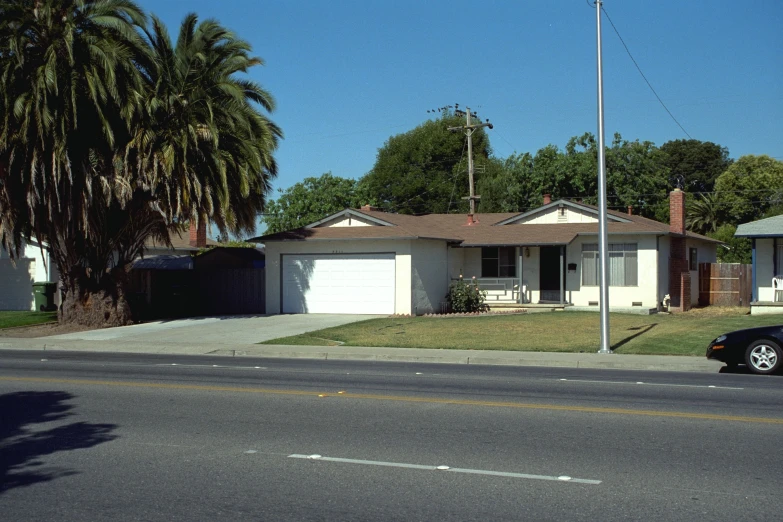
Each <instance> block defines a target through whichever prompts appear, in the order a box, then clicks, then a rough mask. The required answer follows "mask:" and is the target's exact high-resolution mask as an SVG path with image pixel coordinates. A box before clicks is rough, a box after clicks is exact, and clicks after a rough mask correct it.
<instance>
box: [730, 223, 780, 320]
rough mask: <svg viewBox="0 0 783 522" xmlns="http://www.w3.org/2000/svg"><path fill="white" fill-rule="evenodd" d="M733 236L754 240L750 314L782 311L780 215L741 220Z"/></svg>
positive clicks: (778, 312)
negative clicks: (746, 221) (754, 219)
mask: <svg viewBox="0 0 783 522" xmlns="http://www.w3.org/2000/svg"><path fill="white" fill-rule="evenodd" d="M734 236H736V237H749V238H751V239H752V240H753V261H752V262H753V297H752V298H751V303H750V313H751V314H752V315H758V314H783V216H774V217H771V218H767V219H760V220H758V221H752V222H750V223H743V224H742V225H740V226H738V227H737V231H736V232H735V233H734ZM773 279H777V281H773ZM776 286H777V287H776ZM776 290H777V291H776Z"/></svg>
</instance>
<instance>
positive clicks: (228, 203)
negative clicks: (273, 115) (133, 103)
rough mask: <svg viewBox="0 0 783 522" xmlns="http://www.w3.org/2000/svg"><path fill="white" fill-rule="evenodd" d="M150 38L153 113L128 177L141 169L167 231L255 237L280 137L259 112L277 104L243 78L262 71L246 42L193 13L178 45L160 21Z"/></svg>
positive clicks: (140, 132)
mask: <svg viewBox="0 0 783 522" xmlns="http://www.w3.org/2000/svg"><path fill="white" fill-rule="evenodd" d="M147 38H148V40H149V42H150V47H151V55H150V60H149V61H150V64H151V67H150V71H149V76H148V81H149V84H148V89H147V93H146V98H145V100H144V105H145V106H146V107H147V108H148V111H147V113H146V114H145V116H144V118H143V119H141V120H139V121H138V122H137V124H136V125H135V127H134V128H135V132H134V134H133V138H132V140H131V141H130V142H129V144H128V147H127V156H128V157H129V158H134V160H131V161H128V162H126V164H125V167H126V169H133V168H138V175H139V176H140V182H141V183H142V184H143V185H144V186H148V187H151V188H152V193H153V194H154V199H155V202H156V204H157V207H158V208H159V209H160V210H161V212H162V213H163V214H164V216H165V219H166V221H167V222H168V223H177V222H183V221H185V220H199V221H200V220H202V219H209V220H210V221H211V222H212V223H213V224H215V225H216V226H217V227H218V229H219V230H220V231H221V233H226V232H230V233H232V234H234V235H239V234H242V233H252V232H253V231H254V229H255V222H256V218H257V216H258V214H259V213H260V212H261V211H262V210H263V208H264V205H265V201H266V195H267V194H268V192H269V190H270V182H271V179H272V178H273V177H274V176H275V175H276V174H277V164H276V162H275V159H274V157H273V152H274V151H275V149H276V148H277V143H278V140H279V139H280V138H281V137H282V132H281V131H280V129H279V128H278V127H277V126H276V125H275V124H274V123H273V122H271V121H270V120H269V119H268V118H267V117H266V116H265V115H264V113H262V112H261V110H260V109H263V110H265V111H270V112H271V111H272V110H273V109H274V100H273V99H272V96H271V95H270V94H269V93H268V92H266V91H265V90H263V89H262V88H261V87H260V86H259V85H257V84H255V83H253V82H251V81H249V80H247V79H244V78H241V77H240V76H239V74H240V73H245V72H247V71H248V70H249V69H250V68H251V67H254V66H257V65H262V64H263V62H262V61H261V59H260V58H255V57H252V56H250V54H249V53H250V50H251V48H250V45H249V44H248V43H247V42H245V41H243V40H241V39H239V38H238V37H237V36H236V35H235V34H233V33H232V32H230V31H228V30H227V29H225V28H223V27H222V26H220V24H218V23H217V22H215V21H213V20H206V21H203V22H201V23H199V22H198V18H197V17H196V15H195V14H189V15H187V16H186V17H185V19H184V21H183V22H182V25H181V27H180V31H179V36H178V39H177V42H176V45H173V44H172V41H171V39H170V37H169V35H168V33H167V32H166V29H165V27H164V26H163V24H162V23H161V22H160V20H158V19H157V18H155V17H153V18H152V24H151V28H150V30H148V31H147Z"/></svg>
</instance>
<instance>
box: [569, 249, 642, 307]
mask: <svg viewBox="0 0 783 522" xmlns="http://www.w3.org/2000/svg"><path fill="white" fill-rule="evenodd" d="M597 242H598V237H597V236H579V237H577V238H576V240H574V242H573V243H571V244H570V245H568V248H567V249H566V263H576V265H577V270H576V272H567V276H566V278H567V283H568V284H567V287H566V288H567V290H568V291H567V293H566V297H567V298H569V299H570V302H571V304H573V305H575V306H589V304H590V301H598V299H599V294H600V288H599V287H598V286H582V244H584V243H597ZM609 243H636V244H637V263H638V266H637V270H638V272H637V273H638V278H637V280H638V283H639V284H638V286H610V287H609V308H610V309H611V308H615V307H617V308H630V307H631V306H633V303H634V302H641V303H642V305H641V307H640V308H656V307H657V306H658V295H657V294H658V288H657V283H658V282H657V278H656V275H657V274H658V252H657V250H656V236H655V235H652V234H650V235H644V236H632V235H628V236H616V235H611V236H609Z"/></svg>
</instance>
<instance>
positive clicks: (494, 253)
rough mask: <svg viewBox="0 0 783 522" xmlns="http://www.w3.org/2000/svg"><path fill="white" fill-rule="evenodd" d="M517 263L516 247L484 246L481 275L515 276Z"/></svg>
mask: <svg viewBox="0 0 783 522" xmlns="http://www.w3.org/2000/svg"><path fill="white" fill-rule="evenodd" d="M516 268H517V263H516V254H515V249H514V247H483V248H482V249H481V277H515V276H516V272H517V270H516Z"/></svg>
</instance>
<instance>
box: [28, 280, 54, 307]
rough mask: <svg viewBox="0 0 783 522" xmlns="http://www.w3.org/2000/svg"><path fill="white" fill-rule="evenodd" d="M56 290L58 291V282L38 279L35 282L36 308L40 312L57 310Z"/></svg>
mask: <svg viewBox="0 0 783 522" xmlns="http://www.w3.org/2000/svg"><path fill="white" fill-rule="evenodd" d="M55 292H57V283H54V282H52V281H38V282H35V283H33V296H34V297H35V309H36V310H37V311H39V312H53V311H54V310H57V306H56V305H55V304H54V294H55Z"/></svg>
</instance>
